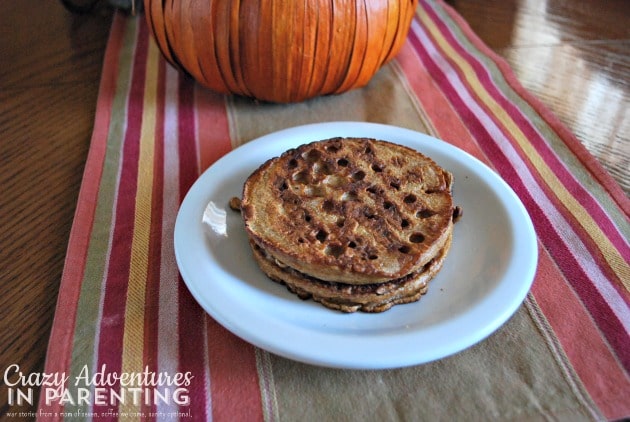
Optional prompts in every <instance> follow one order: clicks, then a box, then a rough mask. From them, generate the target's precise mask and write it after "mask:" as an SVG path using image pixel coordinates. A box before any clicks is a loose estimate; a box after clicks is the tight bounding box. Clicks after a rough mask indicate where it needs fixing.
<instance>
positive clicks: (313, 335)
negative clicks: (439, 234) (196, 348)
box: [175, 122, 538, 369]
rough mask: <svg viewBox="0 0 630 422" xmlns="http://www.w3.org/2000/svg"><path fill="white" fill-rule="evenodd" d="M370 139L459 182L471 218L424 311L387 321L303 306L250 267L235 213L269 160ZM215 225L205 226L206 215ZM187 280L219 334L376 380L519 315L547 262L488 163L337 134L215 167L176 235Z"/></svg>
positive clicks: (236, 154)
mask: <svg viewBox="0 0 630 422" xmlns="http://www.w3.org/2000/svg"><path fill="white" fill-rule="evenodd" d="M335 136H364V137H373V138H378V139H384V140H388V141H392V142H396V143H399V144H403V145H407V146H410V147H412V148H415V149H417V150H418V151H420V152H422V153H424V154H425V155H428V156H430V157H432V158H433V159H434V160H435V161H436V162H437V163H438V164H439V165H441V166H442V167H444V168H445V169H447V170H449V171H450V172H451V173H453V175H454V177H455V183H454V188H453V194H454V201H455V204H457V205H460V206H462V208H463V211H464V216H463V218H462V219H461V220H460V221H459V222H458V223H457V224H456V225H455V229H454V234H453V244H452V247H451V251H450V253H449V255H448V257H447V259H446V262H445V264H444V267H443V268H442V270H441V271H440V273H439V274H438V275H437V276H436V277H435V278H434V279H433V280H432V281H431V282H430V284H429V291H428V293H427V294H426V295H425V296H423V297H422V299H420V301H419V302H416V303H411V304H406V305H398V306H394V307H393V308H391V309H390V310H388V311H387V312H384V313H380V314H365V313H354V314H343V313H340V312H336V311H332V310H329V309H326V308H324V307H323V306H321V305H319V304H317V303H314V302H313V301H302V300H300V299H298V298H297V297H296V296H295V295H292V294H290V293H289V292H288V291H287V290H286V288H285V287H284V286H281V285H279V284H277V283H274V282H272V281H271V280H269V279H268V278H267V277H266V276H265V275H264V274H263V273H262V272H261V271H260V269H259V268H258V267H257V265H256V263H255V262H254V259H253V257H252V255H251V251H250V248H249V245H248V243H247V237H246V234H245V232H244V228H243V223H242V220H241V217H240V214H238V213H237V212H234V211H232V210H230V209H229V206H228V202H229V200H230V198H232V197H234V196H239V197H240V194H241V189H242V186H243V183H244V182H245V180H246V179H247V177H248V176H249V174H250V173H251V172H253V171H254V170H255V169H256V168H257V167H258V166H259V165H260V164H262V163H263V162H264V161H265V160H267V159H269V158H271V157H274V156H278V155H280V154H281V153H282V152H284V151H285V150H287V149H289V148H292V147H297V146H299V145H301V144H303V143H306V142H309V141H315V140H321V139H326V138H331V137H335ZM208 204H211V207H210V208H212V209H213V211H212V213H211V214H212V216H213V218H211V219H210V220H211V221H207V222H205V223H204V222H202V215H203V214H204V211H205V209H206V206H207V205H208ZM175 253H176V257H177V264H178V266H179V269H180V272H181V275H182V277H183V279H184V281H185V283H186V285H187V286H188V288H189V289H190V291H191V293H192V295H193V296H194V297H195V299H196V300H197V302H199V304H200V305H201V306H202V307H203V308H204V309H205V310H206V312H208V313H209V314H210V315H211V316H212V317H214V318H215V319H216V320H217V321H218V322H219V323H220V324H222V325H223V326H224V327H225V328H227V329H228V330H230V331H231V332H232V333H234V334H236V335H237V336H239V337H241V338H243V339H244V340H246V341H248V342H250V343H252V344H254V345H256V346H258V347H261V348H263V349H265V350H267V351H270V352H272V353H275V354H278V355H281V356H284V357H287V358H290V359H294V360H298V361H302V362H307V363H311V364H315V365H322V366H331V367H341V368H355V369H379V368H395V367H403V366H409V365H415V364H420V363H425V362H429V361H432V360H435V359H439V358H442V357H445V356H448V355H451V354H453V353H456V352H459V351H461V350H463V349H465V348H467V347H469V346H471V345H473V344H475V343H477V342H478V341H480V340H482V339H483V338H485V337H486V336H488V335H489V334H491V333H492V332H493V331H495V330H496V329H497V328H499V327H500V326H501V325H502V324H503V323H504V322H505V321H506V320H507V319H508V318H509V317H510V316H511V315H512V314H513V313H514V312H515V311H516V310H517V308H518V307H519V306H520V304H521V303H522V301H523V299H524V298H525V296H526V294H527V292H528V291H529V288H530V286H531V283H532V281H533V278H534V272H535V270H536V263H537V258H538V250H537V242H536V235H535V232H534V228H533V225H532V222H531V220H530V218H529V216H528V214H527V212H526V211H525V208H524V207H523V205H522V203H521V202H520V200H519V199H518V198H517V196H516V195H515V194H514V192H513V191H512V190H511V189H510V188H509V187H508V185H507V184H506V183H505V182H503V180H502V179H501V178H500V177H499V176H498V175H497V174H496V173H495V172H494V171H492V170H491V169H489V168H488V167H487V166H485V165H484V164H483V163H481V162H480V161H478V160H477V159H475V158H474V157H472V156H471V155H469V154H467V153H465V152H463V151H462V150H460V149H458V148H456V147H453V146H452V145H449V144H447V143H445V142H443V141H440V140H438V139H435V138H432V137H430V136H428V135H425V134H422V133H418V132H414V131H411V130H407V129H402V128H398V127H393V126H387V125H379V124H371V123H360V122H333V123H321V124H314V125H306V126H299V127H295V128H291V129H286V130H282V131H279V132H276V133H272V134H270V135H266V136H263V137H261V138H259V139H256V140H254V141H251V142H248V143H247V144H245V145H243V146H241V147H239V148H237V149H235V150H234V151H232V152H230V153H229V154H227V155H225V156H224V157H223V158H221V159H220V160H218V161H217V162H216V163H215V164H214V165H212V166H211V167H210V168H209V169H208V170H207V171H206V172H204V173H203V174H202V175H201V177H200V178H199V179H198V180H197V181H196V182H195V184H194V185H193V186H192V188H191V189H190V191H189V192H188V194H187V196H186V198H185V199H184V202H183V203H182V206H181V208H180V210H179V214H178V216H177V221H176V224H175Z"/></svg>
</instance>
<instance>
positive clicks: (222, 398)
mask: <svg viewBox="0 0 630 422" xmlns="http://www.w3.org/2000/svg"><path fill="white" fill-rule="evenodd" d="M207 320H208V351H209V354H210V379H211V382H210V387H211V391H212V417H213V420H216V421H219V422H220V421H227V422H229V421H262V420H263V407H262V398H261V394H260V387H259V383H258V372H257V367H256V354H255V350H254V346H252V345H251V344H249V343H246V342H245V341H243V340H241V339H239V338H238V337H236V336H235V335H233V334H232V333H230V332H229V331H227V330H226V329H225V328H223V327H222V326H221V325H219V324H218V323H217V322H216V321H215V320H213V319H212V318H210V317H207ZM234 380H238V381H239V382H238V383H236V382H234Z"/></svg>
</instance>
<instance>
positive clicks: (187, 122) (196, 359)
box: [178, 74, 208, 420]
mask: <svg viewBox="0 0 630 422" xmlns="http://www.w3.org/2000/svg"><path fill="white" fill-rule="evenodd" d="M178 78H179V85H178V92H179V95H178V102H179V106H178V109H179V118H178V132H179V145H178V147H179V160H180V162H179V181H180V201H183V199H184V197H185V196H186V193H187V192H188V189H190V187H191V186H192V184H193V183H194V182H195V180H196V179H197V177H198V175H199V169H198V167H197V148H196V145H195V121H194V110H193V107H194V102H193V89H194V86H193V82H192V80H191V79H189V78H187V77H185V76H183V75H181V74H180V75H178ZM178 283H179V289H178V292H179V315H178V319H179V357H180V362H179V370H180V371H181V372H183V373H186V372H190V373H192V374H193V376H194V378H193V379H192V382H191V385H190V388H189V397H190V405H189V406H188V408H187V409H185V410H182V411H184V412H185V411H188V410H190V414H191V415H192V417H193V419H195V420H206V418H207V415H206V406H205V404H206V400H207V399H208V398H207V397H206V388H205V377H204V376H203V374H204V373H205V369H204V359H203V358H202V356H203V348H202V347H201V346H200V338H201V333H202V332H203V331H202V329H203V317H204V312H203V310H202V309H201V307H200V306H199V305H198V304H197V302H195V300H194V298H193V297H192V295H191V294H190V292H189V291H188V289H187V288H186V285H185V284H184V282H183V280H182V279H181V275H180V276H179V280H178ZM192 333H195V334H196V335H191V334H192Z"/></svg>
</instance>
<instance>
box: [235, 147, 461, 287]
mask: <svg viewBox="0 0 630 422" xmlns="http://www.w3.org/2000/svg"><path fill="white" fill-rule="evenodd" d="M452 182H453V179H452V176H451V174H450V173H449V172H447V171H446V170H444V169H442V168H441V167H440V166H438V165H437V164H436V163H435V162H434V161H433V160H431V159H430V158H428V157H426V156H425V155H423V154H421V153H420V152H418V151H416V150H413V149H411V148H407V147H405V146H402V145H397V144H393V143H390V142H386V141H379V140H375V139H366V138H333V139H328V140H324V141H318V142H312V143H309V144H305V145H302V146H300V147H298V148H296V149H291V150H288V151H286V152H285V153H283V154H282V155H281V156H280V157H276V158H273V159H271V160H269V161H267V162H266V163H264V164H263V165H262V166H261V167H259V168H258V169H257V170H256V171H255V172H254V173H253V174H252V175H251V176H250V177H249V178H248V179H247V181H246V182H245V185H244V188H243V195H242V202H241V211H242V215H243V220H244V222H245V228H246V230H247V233H248V235H249V237H250V239H251V241H252V242H254V244H255V245H257V246H258V247H259V248H260V249H261V250H264V251H265V254H266V255H267V256H269V257H271V258H273V260H274V262H276V263H277V264H279V265H280V266H281V267H290V268H292V269H294V270H295V271H297V272H298V273H300V274H303V275H306V276H308V277H311V278H314V279H318V280H321V281H328V282H339V283H344V284H348V285H364V284H375V283H385V282H390V281H392V280H398V279H403V278H404V277H406V276H408V275H410V274H414V273H415V274H419V273H421V272H422V271H423V269H424V267H425V265H426V264H427V263H429V262H430V261H431V260H433V259H434V258H435V257H436V256H438V255H439V254H440V253H441V252H442V251H445V250H448V247H446V245H447V243H448V242H450V236H451V233H452V230H453V210H454V207H453V201H452V195H451V186H452ZM259 262H260V260H259Z"/></svg>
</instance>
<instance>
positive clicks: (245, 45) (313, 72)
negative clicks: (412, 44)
mask: <svg viewBox="0 0 630 422" xmlns="http://www.w3.org/2000/svg"><path fill="white" fill-rule="evenodd" d="M417 2H418V0H301V1H300V0H144V6H145V15H146V18H147V22H148V24H149V27H150V28H151V31H152V32H153V35H154V37H155V39H156V41H157V44H158V46H159V48H160V50H161V51H162V53H163V55H164V57H166V59H167V60H168V61H169V62H170V63H172V64H173V65H174V66H176V67H178V68H180V69H181V70H183V71H185V72H187V73H189V74H190V75H191V76H192V77H193V78H195V79H196V80H197V81H198V82H199V83H200V84H202V85H204V86H206V87H208V88H210V89H212V90H214V91H217V92H220V93H225V94H237V95H242V96H246V97H252V98H256V99H259V100H263V101H271V102H279V103H288V102H298V101H303V100H305V99H308V98H312V97H315V96H319V95H326V94H338V93H342V92H345V91H348V90H350V89H353V88H358V87H361V86H364V85H366V84H367V83H368V82H369V80H370V79H371V78H372V76H374V74H375V73H376V72H377V70H378V69H380V67H381V66H382V65H383V64H385V63H386V62H387V61H388V60H390V59H391V58H392V57H394V56H395V55H396V53H397V52H398V51H399V49H400V47H401V46H402V43H403V42H404V40H405V37H406V35H407V31H408V30H409V25H410V23H411V18H412V16H413V14H414V12H415V9H416V6H417Z"/></svg>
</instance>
